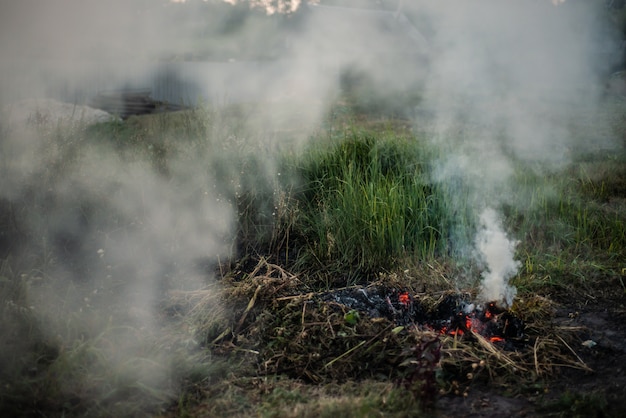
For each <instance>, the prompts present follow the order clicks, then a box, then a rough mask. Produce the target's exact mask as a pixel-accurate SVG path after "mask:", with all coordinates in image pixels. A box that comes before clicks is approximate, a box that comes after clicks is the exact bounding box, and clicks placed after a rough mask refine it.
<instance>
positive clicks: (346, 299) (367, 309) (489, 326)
mask: <svg viewBox="0 0 626 418" xmlns="http://www.w3.org/2000/svg"><path fill="white" fill-rule="evenodd" d="M467 298H468V295H448V296H446V297H444V298H443V299H442V300H441V301H440V302H439V303H438V304H437V305H436V306H435V307H432V308H430V309H426V308H425V306H424V305H422V304H421V303H420V301H419V298H418V296H414V295H412V294H411V293H409V292H408V291H405V290H397V289H393V288H387V287H384V286H379V287H368V288H352V289H342V290H339V291H335V292H329V293H327V294H326V295H324V296H323V299H324V300H326V301H332V302H334V303H337V304H340V305H343V306H347V307H348V308H350V309H356V310H358V311H361V312H363V313H365V314H367V315H369V316H371V317H377V318H379V317H385V318H388V319H390V320H392V321H394V322H395V323H396V324H398V325H403V326H407V327H412V326H417V327H424V328H427V329H431V330H433V331H436V332H438V333H440V334H442V335H453V336H456V337H463V338H468V339H472V338H475V335H480V336H482V337H484V338H485V339H486V340H487V341H490V342H492V343H497V344H498V345H499V346H501V347H503V348H504V349H507V350H508V349H515V348H516V347H517V346H519V345H520V344H524V342H525V335H524V324H523V322H522V321H521V320H520V319H519V318H517V317H515V316H514V315H513V314H512V313H511V312H510V311H509V310H507V309H504V308H502V307H500V306H498V304H497V303H495V302H491V303H487V304H484V305H483V304H474V303H470V302H469V300H468V299H467Z"/></svg>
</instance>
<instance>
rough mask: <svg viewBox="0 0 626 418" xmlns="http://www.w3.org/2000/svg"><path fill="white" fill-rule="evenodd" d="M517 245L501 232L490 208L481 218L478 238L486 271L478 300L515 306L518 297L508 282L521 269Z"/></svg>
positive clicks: (496, 218)
mask: <svg viewBox="0 0 626 418" xmlns="http://www.w3.org/2000/svg"><path fill="white" fill-rule="evenodd" d="M516 245H517V242H515V241H512V240H510V239H509V237H507V235H506V233H505V232H504V231H503V230H502V225H501V221H500V219H499V218H498V214H497V212H496V211H495V210H493V209H491V208H487V209H485V210H484V211H483V212H482V213H481V214H480V227H479V232H478V234H477V236H476V248H477V249H478V250H479V252H480V257H481V258H482V259H483V260H484V262H485V265H486V270H485V271H484V272H483V274H482V278H483V281H482V283H481V288H480V293H479V298H480V299H481V300H482V301H484V302H493V301H497V302H502V303H503V304H504V306H505V307H509V306H511V305H512V304H513V299H514V298H515V295H516V293H517V289H516V288H515V287H514V286H510V285H509V279H510V278H511V277H512V276H514V275H515V274H516V273H517V269H518V268H519V266H520V263H519V262H518V261H515V259H514V258H513V257H514V255H515V247H516Z"/></svg>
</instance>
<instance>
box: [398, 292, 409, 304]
mask: <svg viewBox="0 0 626 418" xmlns="http://www.w3.org/2000/svg"><path fill="white" fill-rule="evenodd" d="M398 300H399V301H400V303H401V304H403V305H404V306H409V303H410V302H411V298H410V297H409V292H404V293H400V295H399V296H398Z"/></svg>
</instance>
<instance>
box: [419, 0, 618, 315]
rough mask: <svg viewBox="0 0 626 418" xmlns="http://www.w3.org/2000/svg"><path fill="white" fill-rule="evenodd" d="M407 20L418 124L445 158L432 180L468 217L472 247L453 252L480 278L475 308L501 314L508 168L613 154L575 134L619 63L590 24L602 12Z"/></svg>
mask: <svg viewBox="0 0 626 418" xmlns="http://www.w3.org/2000/svg"><path fill="white" fill-rule="evenodd" d="M407 8H409V9H410V10H412V11H413V12H414V13H415V14H416V16H421V19H422V20H424V21H426V22H429V26H430V27H431V28H432V31H431V36H430V42H431V51H432V57H431V58H432V59H431V62H430V72H429V75H428V79H427V80H428V81H427V82H426V92H425V97H424V101H423V103H422V106H421V111H422V112H424V114H426V115H428V116H429V118H428V119H427V120H425V119H424V118H422V119H420V120H418V123H420V126H419V128H421V129H423V130H424V131H426V133H427V136H428V137H429V138H431V139H432V140H433V141H434V142H435V143H436V144H437V145H438V146H440V147H441V149H444V150H445V153H444V155H443V156H442V158H441V160H440V161H439V162H438V163H437V164H435V172H434V179H435V180H436V181H438V182H441V183H444V184H446V185H447V187H449V188H450V189H452V190H453V192H452V195H453V196H458V197H457V198H454V197H453V204H454V205H455V206H456V207H457V210H459V211H461V210H464V209H466V208H468V207H469V208H470V209H471V210H472V211H473V213H474V214H475V217H476V220H477V224H478V225H479V230H478V235H477V236H476V237H475V238H474V239H472V240H467V239H466V240H461V241H459V242H457V245H459V246H460V247H461V248H459V251H461V252H463V251H464V248H465V246H470V247H471V246H475V247H476V250H477V251H475V253H476V254H478V256H477V258H478V260H477V261H478V263H480V265H484V268H485V273H484V274H483V282H482V287H481V297H483V298H485V299H490V298H491V299H494V300H498V301H500V302H502V303H504V304H505V305H510V303H511V302H512V299H513V297H514V296H515V291H514V289H513V288H512V287H510V286H508V280H509V278H510V277H511V276H513V275H515V273H516V269H517V268H518V264H517V263H516V262H515V261H514V259H513V257H514V252H515V246H516V241H515V240H514V239H512V238H510V237H508V236H507V235H506V234H505V233H504V232H503V230H502V225H501V221H500V217H499V216H498V215H497V211H498V210H500V208H501V206H502V205H503V204H507V203H513V204H516V205H519V204H520V202H519V199H516V194H521V193H523V189H522V185H517V184H515V182H514V173H515V170H516V167H519V166H520V165H525V166H526V167H531V168H532V169H533V170H538V171H539V172H540V173H548V172H550V171H551V170H553V169H556V168H559V167H563V166H564V165H566V164H568V163H570V162H571V158H572V155H574V154H575V153H577V152H581V151H590V150H594V149H597V148H603V147H612V146H613V138H607V137H589V136H583V135H581V133H580V132H577V131H576V128H574V127H573V126H574V123H573V122H574V121H576V120H577V119H584V118H588V117H589V115H591V114H594V112H596V106H597V104H598V100H599V96H600V93H601V89H600V86H601V84H600V83H599V80H600V79H601V77H602V74H606V72H607V71H609V70H610V66H611V65H612V64H613V63H614V58H613V57H615V56H617V55H616V54H615V49H614V48H615V43H614V40H612V39H611V37H610V35H609V34H607V31H606V28H605V27H602V26H601V25H600V24H599V22H600V20H599V19H598V17H599V13H602V11H603V4H602V2H593V1H575V0H572V1H570V0H568V1H565V2H556V3H555V2H550V1H539V0H538V1H516V0H512V1H489V0H477V1H471V2H467V1H445V2H434V1H428V0H425V1H417V2H411V4H410V5H409V4H408V3H407ZM455 236H456V235H455ZM470 252H471V251H470ZM483 263H484V264H483Z"/></svg>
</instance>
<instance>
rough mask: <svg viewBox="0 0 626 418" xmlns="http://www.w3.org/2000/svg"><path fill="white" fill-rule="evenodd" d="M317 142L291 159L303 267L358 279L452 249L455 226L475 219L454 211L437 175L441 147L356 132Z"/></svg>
mask: <svg viewBox="0 0 626 418" xmlns="http://www.w3.org/2000/svg"><path fill="white" fill-rule="evenodd" d="M329 142H330V143H329ZM313 144H314V145H312V146H311V147H310V148H308V149H307V150H306V151H305V152H304V153H302V154H301V155H299V157H298V158H297V159H295V160H293V159H292V160H291V164H292V166H291V175H292V176H293V177H295V178H297V179H298V181H299V186H298V187H296V188H294V192H293V198H294V201H295V202H297V203H298V205H299V216H298V218H297V220H296V221H295V223H294V224H292V229H293V230H294V231H293V233H294V234H295V235H296V236H298V237H300V240H299V241H298V242H297V244H298V245H301V246H303V247H304V248H302V249H301V251H300V255H301V258H300V260H299V262H300V263H301V265H306V264H309V265H310V266H315V268H322V269H328V270H329V271H334V272H338V273H341V274H343V275H345V276H346V277H348V278H349V279H348V280H349V281H358V280H359V276H362V277H367V275H368V274H372V273H377V272H379V271H381V270H384V269H390V268H393V267H394V266H397V265H398V262H399V261H401V260H403V259H406V258H407V257H411V258H414V259H418V260H430V259H432V258H433V257H435V256H441V255H444V254H446V253H447V252H448V251H450V249H451V247H452V243H451V240H450V238H451V234H452V231H453V229H454V228H455V225H456V224H463V223H466V222H468V220H467V219H461V218H460V217H457V216H456V214H455V213H452V212H451V211H449V210H448V207H447V205H448V204H449V203H450V202H449V200H448V198H447V197H448V196H446V193H447V189H446V188H445V187H443V186H442V185H440V184H436V183H434V182H433V181H432V180H431V178H430V171H431V170H430V164H431V162H432V161H433V158H434V152H435V151H434V150H433V149H431V148H430V147H429V146H427V145H425V143H424V142H423V141H419V140H418V139H417V138H415V137H413V136H410V135H401V134H396V133H394V132H392V131H383V132H368V131H359V130H348V131H346V132H344V133H343V135H342V136H339V137H338V138H333V139H331V140H330V141H324V139H323V138H322V139H321V140H320V141H313ZM362 277H361V280H362Z"/></svg>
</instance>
